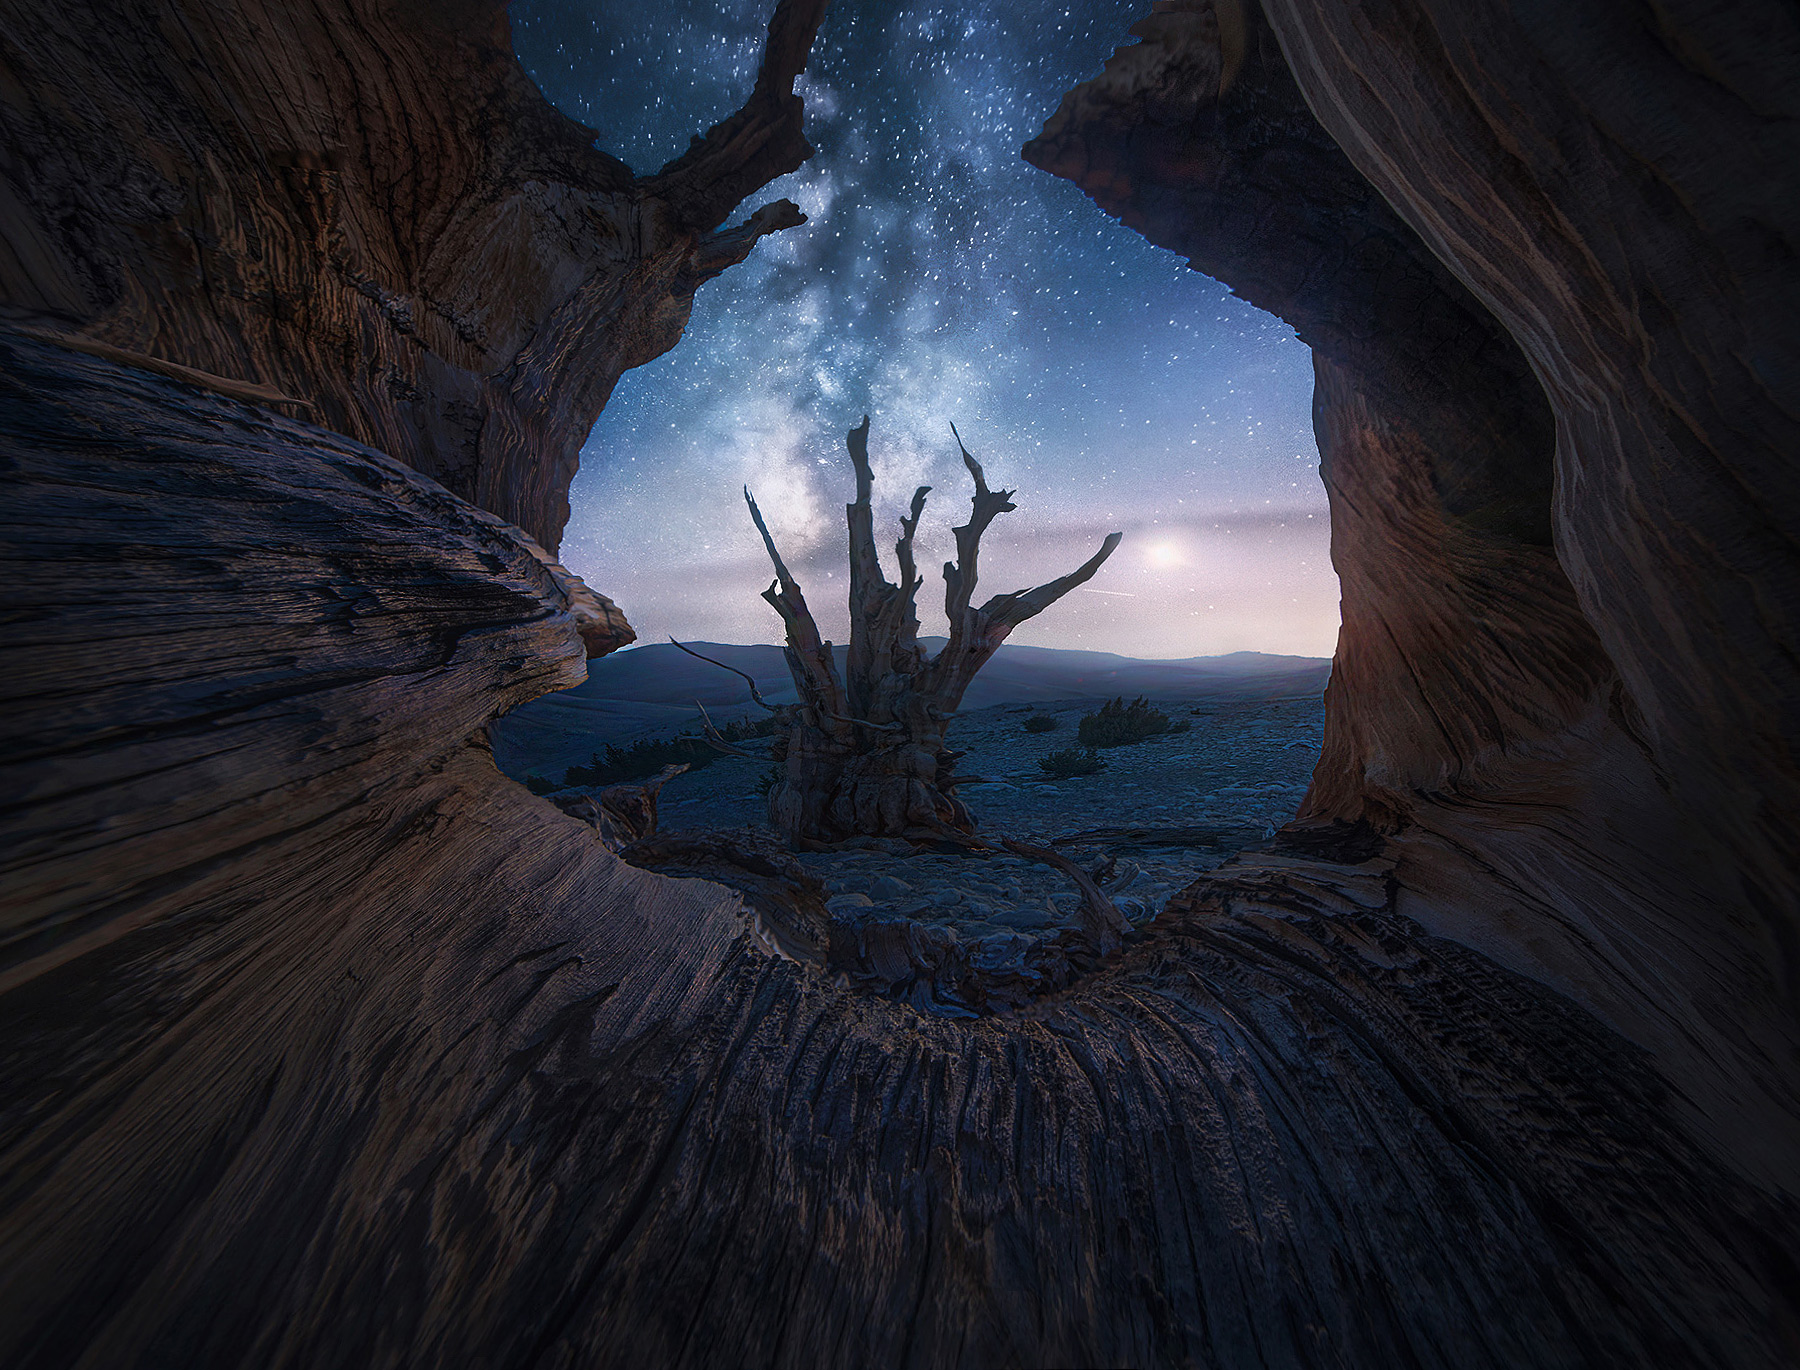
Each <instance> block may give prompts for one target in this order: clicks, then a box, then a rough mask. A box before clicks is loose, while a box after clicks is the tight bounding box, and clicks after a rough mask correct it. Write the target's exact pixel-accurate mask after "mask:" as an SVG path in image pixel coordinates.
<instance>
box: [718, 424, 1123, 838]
mask: <svg viewBox="0 0 1800 1370" xmlns="http://www.w3.org/2000/svg"><path fill="white" fill-rule="evenodd" d="M951 432H952V434H956V430H955V425H952V426H951ZM956 444H957V448H958V450H960V451H961V453H962V458H963V464H964V465H965V466H966V467H967V468H968V471H969V475H970V478H971V479H972V480H973V481H974V484H975V493H974V496H973V508H972V510H971V512H970V516H969V522H968V523H966V524H964V525H962V526H961V527H959V528H957V529H956V530H955V533H956V546H957V560H956V561H954V562H946V563H945V565H944V604H945V610H946V612H947V613H948V614H949V616H950V636H949V639H948V641H947V642H946V643H945V644H944V646H943V647H941V648H940V649H939V650H938V653H937V655H936V656H934V657H932V658H930V659H927V658H926V656H925V653H924V652H923V650H921V648H920V647H919V615H918V607H917V604H918V601H917V595H918V591H919V587H920V585H921V584H922V583H923V581H922V579H921V578H920V577H919V575H918V574H917V572H916V570H915V568H914V564H913V555H912V545H913V538H914V536H915V534H917V532H918V529H919V519H920V517H921V516H922V515H923V514H924V512H925V496H926V495H927V494H928V493H929V492H930V489H931V487H930V486H921V487H920V488H919V489H918V490H916V491H914V492H913V498H912V507H911V510H910V511H909V512H908V514H907V515H905V516H904V517H903V518H902V519H901V520H900V537H899V540H898V541H897V542H896V543H895V545H894V550H895V554H896V557H897V559H898V561H899V569H900V583H899V584H898V585H895V584H893V583H892V582H890V581H889V580H888V579H887V576H886V574H885V573H884V572H883V571H882V569H881V556H880V553H879V552H878V551H877V550H876V546H875V521H874V508H873V504H872V497H873V493H874V486H875V474H874V470H873V469H872V468H871V467H870V465H869V419H868V416H867V415H866V414H865V415H864V416H863V421H862V422H861V423H860V424H859V425H857V427H855V428H853V429H851V430H850V432H849V433H848V434H847V435H846V439H845V445H846V447H847V448H848V449H849V453H850V464H851V468H852V469H853V470H854V472H855V474H856V498H855V499H854V500H853V501H852V502H851V503H850V504H848V505H846V506H845V507H844V517H845V522H846V524H847V526H848V530H849V561H850V592H849V598H850V643H849V646H848V648H847V649H846V651H845V655H844V675H843V679H842V680H840V679H839V678H838V672H837V666H836V664H835V662H834V661H833V659H832V655H831V644H830V643H829V642H822V641H821V640H820V637H819V629H818V625H817V623H816V622H815V621H814V619H813V616H812V611H811V610H810V609H808V608H807V606H806V598H805V595H804V594H803V593H802V592H801V589H800V586H799V584H798V583H797V582H796V581H795V580H794V577H793V575H792V573H791V572H789V570H788V568H787V564H786V562H784V561H783V560H782V558H781V552H780V550H779V549H778V548H777V547H776V545H775V539H774V538H773V537H772V536H771V535H770V533H769V528H768V525H767V524H766V523H764V522H763V517H762V511H761V510H760V509H758V508H757V507H756V501H755V499H753V498H752V497H751V495H750V492H749V491H748V490H745V491H744V500H745V502H746V503H747V504H748V505H749V506H750V517H751V519H752V520H753V521H754V522H755V524H756V530H757V532H758V533H760V534H761V535H762V540H763V546H764V547H765V548H766V549H767V550H768V553H769V560H770V561H771V562H772V563H773V564H774V567H775V583H774V584H773V585H771V586H770V587H769V588H768V589H767V590H765V591H764V592H763V598H764V599H766V600H768V601H769V603H770V605H772V606H773V607H774V609H775V612H776V613H778V614H779V615H781V622H782V627H783V628H784V629H785V630H786V634H787V650H786V653H785V655H786V657H787V661H788V667H789V671H790V673H791V674H792V675H793V678H794V688H795V690H796V691H798V693H799V695H800V706H799V708H797V709H795V710H793V711H792V712H791V714H789V715H787V716H786V719H787V724H788V726H787V731H786V734H785V736H784V737H783V738H782V739H781V740H780V742H779V743H778V744H777V747H776V754H775V759H776V760H778V761H780V762H782V763H783V772H782V776H781V779H780V780H779V781H778V782H777V783H776V785H775V787H774V788H773V789H772V790H771V791H770V793H769V816H770V818H771V820H772V821H773V822H774V823H775V826H776V827H777V828H779V829H780V830H782V831H783V832H786V833H787V834H789V835H790V836H791V837H792V838H794V839H795V840H797V841H801V842H811V843H822V842H823V843H828V842H832V841H837V840H841V839H843V838H847V837H852V836H864V837H910V838H922V839H937V838H942V837H948V838H958V837H967V836H968V835H970V834H973V833H974V831H975V816H974V814H973V813H972V812H971V811H970V810H969V808H968V806H967V805H966V804H964V803H963V802H962V801H961V800H959V799H957V798H956V796H955V795H954V794H953V793H952V791H953V790H954V789H955V788H956V779H955V776H954V774H953V772H952V770H951V767H952V766H953V765H954V763H955V761H956V758H957V757H958V756H959V755H961V754H960V753H957V752H952V751H950V750H949V749H948V748H947V747H946V746H945V745H944V729H945V727H946V725H947V724H948V723H949V721H950V719H951V718H952V717H954V716H955V714H956V710H957V706H958V705H959V704H961V702H962V696H963V692H964V691H965V690H966V689H967V688H968V686H969V682H970V681H972V680H973V679H974V678H975V674H976V672H977V671H979V670H980V669H981V667H982V666H983V665H985V664H986V663H987V661H988V659H989V658H991V657H992V656H993V654H994V653H995V652H996V651H998V650H999V648H1000V644H1001V643H1002V642H1004V641H1005V640H1006V637H1007V635H1008V634H1009V633H1011V632H1012V630H1013V629H1014V628H1016V627H1018V625H1019V624H1021V623H1023V622H1024V621H1025V620H1026V619H1028V618H1031V617H1032V616H1033V615H1035V614H1039V613H1042V612H1043V611H1044V610H1045V609H1047V608H1049V607H1050V605H1052V604H1054V603H1055V602H1056V601H1057V600H1058V599H1060V598H1062V596H1064V595H1066V594H1067V593H1068V592H1069V591H1070V590H1072V589H1074V588H1075V587H1076V586H1077V585H1081V584H1083V583H1085V582H1086V581H1088V580H1090V579H1092V578H1093V575H1094V573H1095V572H1096V571H1098V570H1099V569H1100V566H1101V563H1103V562H1104V561H1105V560H1106V559H1107V558H1108V557H1109V556H1111V555H1112V553H1113V550H1114V549H1115V548H1116V547H1117V546H1118V545H1119V534H1117V533H1113V534H1111V535H1109V536H1108V537H1107V538H1106V540H1105V542H1104V543H1103V545H1102V546H1101V548H1100V550H1099V552H1097V553H1096V554H1095V555H1094V556H1093V557H1092V558H1090V559H1089V560H1088V561H1087V563H1086V564H1084V565H1083V566H1081V567H1079V568H1078V569H1076V570H1075V571H1072V572H1070V573H1069V574H1068V575H1066V576H1062V577H1060V578H1059V579H1057V580H1054V581H1051V582H1050V583H1049V584H1046V585H1040V586H1038V587H1037V588H1035V589H1032V590H1022V591H1020V592H1019V593H1017V594H1012V595H999V596H996V597H995V598H994V599H991V600H989V601H988V602H987V603H986V604H984V605H982V606H981V608H980V609H974V608H971V607H970V597H971V596H972V595H973V593H974V590H975V580H976V562H977V558H978V557H979V555H980V548H981V535H982V534H983V533H985V532H986V531H987V529H988V526H989V525H990V524H991V523H992V522H993V521H994V519H995V518H996V517H998V516H999V515H1000V514H1003V513H1006V512H1008V511H1010V510H1011V509H1012V508H1013V507H1014V506H1013V504H1012V495H1013V492H1012V491H1010V490H1000V491H994V490H990V489H988V484H987V475H986V473H985V472H984V471H983V470H982V468H981V463H980V462H978V461H976V460H975V458H974V457H973V456H971V455H970V453H969V450H968V449H967V448H966V447H963V445H962V437H961V435H960V434H956ZM740 674H741V672H740ZM752 695H753V697H754V696H755V687H754V684H752Z"/></svg>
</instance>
